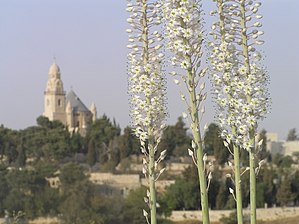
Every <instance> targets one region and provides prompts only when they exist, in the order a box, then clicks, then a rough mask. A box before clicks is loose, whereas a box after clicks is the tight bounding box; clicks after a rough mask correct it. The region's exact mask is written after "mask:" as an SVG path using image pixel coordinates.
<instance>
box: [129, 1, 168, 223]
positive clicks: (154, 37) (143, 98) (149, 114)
mask: <svg viewBox="0 0 299 224" xmlns="http://www.w3.org/2000/svg"><path fill="white" fill-rule="evenodd" d="M128 2H129V3H128V4H127V11H128V12H130V13H131V15H130V17H129V18H128V20H127V21H128V23H129V24H130V25H131V29H127V32H128V33H129V43H130V44H129V45H128V46H127V47H128V48H129V49H130V50H131V52H130V53H129V54H128V62H129V68H128V73H129V93H130V95H131V102H130V103H131V117H132V121H133V126H134V130H135V135H136V136H137V137H138V138H139V140H140V143H141V152H142V153H143V154H144V158H143V174H144V175H145V177H146V179H147V180H148V186H149V190H148V194H147V196H146V197H145V199H144V201H145V202H146V203H147V204H148V207H149V210H150V219H149V217H148V212H147V211H145V210H143V215H144V216H145V218H146V221H147V222H148V223H149V222H150V223H151V224H156V223H157V206H156V205H157V199H156V187H155V182H156V181H157V179H158V178H159V176H160V175H161V173H162V172H163V171H164V169H161V170H159V167H158V165H159V163H160V162H161V161H162V160H164V158H165V157H166V151H165V150H164V151H162V152H161V153H160V155H159V157H158V158H156V157H157V155H156V154H157V147H158V144H159V142H160V139H161V136H162V131H163V130H164V126H165V125H164V120H165V118H166V115H167V112H166V107H165V92H166V91H165V89H166V88H165V77H164V74H163V71H162V66H163V59H164V54H163V53H161V49H162V43H161V41H162V40H163V38H162V35H161V34H160V33H159V32H158V31H156V30H154V29H155V27H156V26H157V25H159V24H160V23H161V16H160V7H161V4H159V3H158V1H150V0H134V1H133V0H128Z"/></svg>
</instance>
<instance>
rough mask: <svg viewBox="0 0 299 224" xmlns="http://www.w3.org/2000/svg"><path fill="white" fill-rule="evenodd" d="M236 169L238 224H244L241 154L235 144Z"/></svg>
mask: <svg viewBox="0 0 299 224" xmlns="http://www.w3.org/2000/svg"><path fill="white" fill-rule="evenodd" d="M233 148H234V169H235V191H236V202H237V218H238V224H243V207H242V191H241V174H240V152H239V150H240V149H239V147H238V146H237V145H235V144H234V146H233Z"/></svg>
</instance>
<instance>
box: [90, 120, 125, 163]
mask: <svg viewBox="0 0 299 224" xmlns="http://www.w3.org/2000/svg"><path fill="white" fill-rule="evenodd" d="M120 132H121V130H120V128H119V126H118V125H116V123H115V121H114V122H113V123H112V122H111V121H110V120H109V118H108V117H107V116H106V115H103V116H102V117H101V118H99V119H98V120H96V121H95V122H94V123H93V124H92V125H91V126H90V127H89V129H88V131H87V134H86V142H87V143H88V142H90V141H91V140H93V141H94V144H95V147H96V148H97V149H98V158H99V162H100V164H104V163H106V162H107V161H108V159H109V158H108V153H109V151H108V150H109V147H108V146H109V142H110V141H112V140H113V139H114V137H116V136H119V135H120Z"/></svg>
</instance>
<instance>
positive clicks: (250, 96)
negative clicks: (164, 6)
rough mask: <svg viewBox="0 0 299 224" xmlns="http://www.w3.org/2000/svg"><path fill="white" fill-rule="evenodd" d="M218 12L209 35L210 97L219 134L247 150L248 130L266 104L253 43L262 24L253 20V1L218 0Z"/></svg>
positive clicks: (257, 41)
mask: <svg viewBox="0 0 299 224" xmlns="http://www.w3.org/2000/svg"><path fill="white" fill-rule="evenodd" d="M217 3H218V10H217V11H213V12H211V15H215V16H216V15H218V16H219V18H220V19H219V20H218V21H217V22H216V23H214V24H213V26H212V32H211V35H212V36H213V38H214V41H213V42H211V43H210V44H209V45H210V47H211V48H212V53H211V55H210V61H211V69H212V75H211V77H212V82H213V88H214V94H215V95H214V97H215V100H216V102H217V104H218V106H219V115H218V117H219V123H220V125H221V127H222V129H223V131H222V137H223V138H224V139H226V141H227V142H228V143H231V142H233V143H235V144H237V145H239V146H240V147H242V148H244V149H247V150H249V149H250V148H251V147H254V145H253V142H252V141H250V132H252V130H253V131H254V132H255V131H256V128H257V123H258V121H259V120H260V119H262V118H263V117H264V116H265V115H266V113H267V108H268V107H269V94H268V90H267V84H268V75H267V74H266V72H265V69H264V68H263V67H262V66H261V60H262V57H261V54H260V53H259V52H258V51H257V49H256V46H257V45H261V44H263V41H262V40H260V39H259V37H260V36H261V35H262V34H263V32H262V31H260V30H259V27H261V26H262V24H261V23H260V22H259V21H257V20H259V19H261V18H262V16H260V15H258V14H257V12H258V9H259V6H260V5H261V3H260V2H258V1H257V0H218V1H217Z"/></svg>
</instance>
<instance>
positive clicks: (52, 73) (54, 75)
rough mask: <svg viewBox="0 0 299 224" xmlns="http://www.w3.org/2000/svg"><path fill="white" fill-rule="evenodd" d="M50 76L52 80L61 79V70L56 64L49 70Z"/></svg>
mask: <svg viewBox="0 0 299 224" xmlns="http://www.w3.org/2000/svg"><path fill="white" fill-rule="evenodd" d="M49 75H50V77H52V78H58V79H59V78H60V68H59V66H58V65H57V64H56V63H55V62H54V63H53V64H52V65H51V67H50V69H49Z"/></svg>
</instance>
